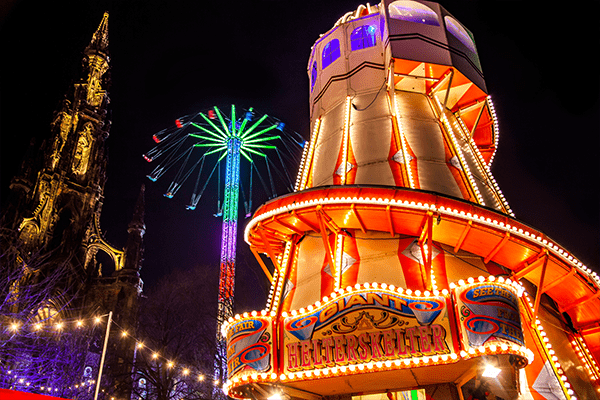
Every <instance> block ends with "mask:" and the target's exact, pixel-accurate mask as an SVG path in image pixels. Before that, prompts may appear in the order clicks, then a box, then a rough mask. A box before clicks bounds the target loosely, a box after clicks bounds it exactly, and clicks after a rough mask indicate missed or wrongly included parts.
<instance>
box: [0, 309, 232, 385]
mask: <svg viewBox="0 0 600 400" xmlns="http://www.w3.org/2000/svg"><path fill="white" fill-rule="evenodd" d="M107 316H108V314H103V315H98V316H93V317H89V318H80V319H64V320H59V321H47V322H45V323H41V322H35V323H23V322H21V321H10V322H8V323H1V322H0V333H7V334H8V338H6V340H7V341H10V340H11V339H13V338H16V337H17V336H18V335H19V334H23V335H25V334H31V333H35V334H39V335H43V334H53V335H60V334H66V333H74V332H79V333H81V334H88V335H90V334H91V332H89V330H88V329H87V328H92V329H93V328H96V327H99V326H101V325H104V324H105V323H106V321H107V318H106V317H107ZM112 325H114V328H113V329H111V330H112V331H113V334H112V335H111V336H110V338H111V339H112V338H118V339H119V340H132V341H133V342H134V343H135V350H136V353H138V354H142V356H143V353H141V352H142V351H144V352H146V353H147V356H146V357H147V359H149V360H152V361H153V362H155V363H156V365H157V366H162V367H166V368H167V369H169V370H176V369H178V370H179V371H180V372H179V374H180V375H181V376H183V377H187V378H189V379H193V380H195V381H196V382H211V381H212V383H213V385H214V386H217V387H219V386H220V384H221V382H220V380H218V379H216V378H215V377H214V376H213V375H211V374H207V373H205V372H203V371H201V370H200V369H199V368H197V367H193V366H190V365H187V364H185V363H180V362H178V361H176V360H174V359H173V358H171V357H168V356H167V355H164V354H162V353H161V351H159V350H157V349H155V348H154V346H151V345H149V344H147V343H149V342H150V341H149V340H145V339H141V338H139V337H136V336H135V335H132V334H131V333H130V332H129V331H127V330H126V329H125V328H123V327H122V326H120V325H119V324H117V323H115V322H114V320H113V321H112ZM114 331H117V332H118V333H117V334H115V333H114ZM5 375H6V376H5V377H7V378H9V380H10V383H11V388H19V387H20V388H22V389H25V390H26V391H37V392H41V393H46V394H57V393H62V394H63V395H64V394H76V393H75V392H81V391H88V390H92V389H93V387H94V385H95V383H96V380H95V379H82V381H81V382H80V383H77V384H75V385H69V386H68V387H53V386H49V385H35V384H33V383H32V382H31V380H30V379H28V378H29V377H28V376H25V375H23V374H19V373H18V372H17V371H14V370H8V371H6V373H5Z"/></svg>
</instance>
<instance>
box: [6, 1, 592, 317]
mask: <svg viewBox="0 0 600 400" xmlns="http://www.w3.org/2000/svg"><path fill="white" fill-rule="evenodd" d="M536 3H537V4H542V3H540V2H536ZM359 4H360V3H359V2H353V1H339V0H336V1H314V0H309V1H306V0H303V1H297V2H291V1H278V0H273V1H245V2H241V1H228V2H212V3H209V2H206V1H156V0H145V1H141V0H140V1H138V0H127V1H125V0H115V1H102V0H96V1H80V0H77V1H71V0H67V1H59V2H50V1H31V0H29V1H25V0H23V1H19V0H12V1H7V0H5V1H4V2H3V5H2V6H0V21H1V22H0V24H1V25H0V54H1V57H2V61H1V62H0V85H1V86H0V96H1V97H0V112H1V113H0V118H1V119H0V134H1V142H0V155H1V169H0V173H1V186H0V189H1V191H0V195H1V196H2V198H3V199H4V198H5V196H6V194H7V190H8V185H9V182H10V179H11V178H12V176H13V175H14V174H15V173H16V172H17V168H18V165H19V164H20V162H21V159H22V157H23V155H24V153H25V151H26V148H27V144H28V143H29V140H30V139H31V138H32V137H35V138H36V139H37V140H38V143H40V142H41V141H42V140H43V139H45V138H47V137H48V135H49V125H50V122H51V119H52V113H53V111H54V110H55V109H56V108H57V107H58V105H59V103H60V101H61V100H62V98H63V95H64V94H65V93H66V92H67V89H68V87H69V85H70V83H71V82H72V81H73V80H74V79H75V78H76V77H78V76H79V74H80V71H81V69H80V66H81V58H82V52H83V50H84V48H85V47H86V45H87V44H88V43H89V41H90V39H91V35H92V33H93V32H94V30H95V29H96V28H97V26H98V24H99V23H100V20H101V18H102V13H103V12H104V11H109V13H110V18H109V35H110V53H111V78H112V87H111V89H110V98H111V105H110V109H111V110H112V128H111V131H110V137H109V139H108V142H107V143H108V147H109V165H108V182H107V184H106V187H105V200H104V208H103V213H102V219H101V228H102V230H103V232H104V235H105V238H106V239H107V240H108V242H109V243H111V244H112V245H113V246H115V247H122V246H123V245H124V244H125V240H126V237H127V224H128V222H129V221H130V219H131V216H132V213H133V207H134V204H135V200H136V198H137V196H138V192H139V190H140V186H141V185H142V184H146V226H147V231H146V237H145V239H146V252H145V262H144V266H143V270H142V278H143V279H144V281H145V282H146V285H147V286H148V285H150V286H151V285H153V284H154V283H155V282H156V281H157V279H158V278H159V277H160V276H162V275H164V274H165V273H166V272H169V271H171V270H173V269H177V268H181V269H187V268H191V267H192V266H194V265H197V264H201V265H204V266H205V267H206V268H218V259H219V246H220V220H219V219H217V218H214V217H213V216H212V214H213V213H214V212H215V211H216V195H215V191H214V190H213V191H212V192H211V193H209V194H208V195H207V196H206V198H203V199H202V200H201V202H200V204H199V207H198V209H197V210H196V211H194V212H191V211H187V210H186V209H185V205H186V204H187V201H188V199H189V195H190V193H191V189H192V186H193V182H187V185H185V186H184V187H183V188H182V189H181V191H180V192H179V193H178V195H177V196H175V198H173V199H167V198H165V197H163V196H162V194H163V193H164V192H165V191H166V188H167V186H168V183H169V182H170V179H169V176H165V177H163V178H161V179H160V180H159V181H157V182H155V183H152V182H150V181H149V180H148V179H146V178H145V176H146V174H148V173H149V172H150V171H151V169H152V167H153V165H151V164H148V163H147V162H146V161H144V159H143V158H142V154H143V153H145V152H146V151H148V150H150V149H151V148H152V146H153V144H154V142H153V141H152V134H153V133H155V132H157V131H159V130H161V129H163V128H166V127H168V126H171V125H173V124H174V120H175V119H176V118H178V117H179V116H182V115H186V114H190V113H193V112H196V111H199V110H203V109H207V108H209V107H212V106H214V105H217V106H223V107H226V106H228V105H229V104H231V103H234V104H236V105H237V106H239V107H245V108H248V107H254V108H256V109H258V110H260V111H262V112H264V113H268V114H270V115H273V116H275V117H277V118H279V119H281V120H282V121H284V122H286V124H287V126H288V127H290V128H291V129H293V130H295V131H297V132H299V133H300V134H302V135H303V136H304V137H305V138H307V139H308V136H309V111H308V91H309V89H308V87H309V86H308V84H309V83H308V77H307V74H306V66H307V62H308V57H309V54H310V48H311V46H312V44H313V43H314V42H315V41H316V40H317V39H318V37H319V35H320V34H322V33H325V32H326V31H327V30H329V29H330V28H332V27H333V24H334V23H335V21H337V19H338V18H340V17H341V16H342V15H343V14H345V13H346V12H347V11H351V10H355V9H356V7H357V6H358V5H359ZM546 4H547V5H544V6H539V7H540V8H538V7H536V6H534V4H533V3H532V2H517V1H503V2H495V1H445V2H442V5H443V6H444V7H445V8H446V9H447V10H448V11H449V12H450V13H452V14H453V15H454V16H455V17H456V18H457V19H458V20H459V21H461V22H462V23H463V24H464V25H465V26H466V27H467V28H469V29H470V30H471V31H472V32H473V34H474V36H475V40H476V43H477V46H478V51H479V56H480V59H481V64H482V67H483V72H484V74H485V78H486V82H487V87H488V90H489V93H490V94H491V95H492V99H493V101H494V105H495V107H496V111H497V115H498V119H499V127H500V143H499V150H498V153H497V155H496V158H495V161H494V165H493V167H492V172H493V174H494V176H495V178H496V180H497V181H498V184H499V186H500V188H501V189H502V191H503V193H504V194H505V196H506V198H507V199H508V202H509V204H510V206H511V208H512V209H513V211H514V213H515V215H516V217H517V218H518V219H520V220H522V221H524V222H525V223H527V224H529V225H531V226H533V227H535V228H537V229H540V230H541V231H543V232H544V233H546V234H547V235H549V236H550V237H551V238H553V239H554V240H556V241H557V242H558V243H559V244H561V245H563V246H564V247H566V249H567V250H568V251H570V252H571V253H573V254H574V255H575V256H576V257H578V258H579V259H580V260H581V261H582V262H583V263H584V264H586V265H587V266H589V267H590V268H592V269H594V270H596V271H598V272H600V269H599V265H600V257H599V248H600V243H599V236H600V233H599V232H600V231H599V209H600V207H599V205H600V201H599V192H600V190H599V189H598V184H599V183H600V177H599V173H600V165H599V163H598V158H599V155H598V150H599V149H600V146H599V139H600V129H599V122H600V120H599V115H598V114H599V104H598V95H599V92H600V84H599V75H598V68H597V63H596V62H595V59H596V57H597V52H598V49H599V48H600V43H599V42H600V32H599V28H598V26H599V25H598V23H597V18H598V12H599V11H600V7H599V5H600V3H599V2H586V3H578V5H577V8H574V7H573V8H569V7H568V6H567V7H565V6H564V4H566V3H561V4H563V7H560V8H558V7H554V6H550V5H549V3H546ZM293 174H294V175H295V171H293ZM171 176H172V175H171ZM215 184H216V182H215V183H214V184H213V185H212V186H215ZM256 191H258V190H256ZM262 201H264V198H263V200H262ZM262 201H261V200H260V199H255V205H258V204H260V203H261V202H262ZM244 225H245V223H244V222H241V223H240V232H242V231H243V226H244ZM238 249H239V256H238V280H237V286H236V293H237V294H238V295H239V298H240V299H242V298H243V299H244V300H243V304H240V306H239V307H240V308H238V310H243V309H261V308H262V307H263V306H264V304H265V299H266V292H268V285H267V282H266V279H264V275H263V274H262V272H261V271H260V267H259V266H258V264H257V263H256V261H255V260H254V258H253V256H252V255H251V254H250V252H249V250H248V247H247V245H246V244H245V243H243V242H241V243H239V246H238ZM213 275H214V274H213ZM240 302H242V300H240Z"/></svg>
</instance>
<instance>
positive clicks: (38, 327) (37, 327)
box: [33, 322, 42, 331]
mask: <svg viewBox="0 0 600 400" xmlns="http://www.w3.org/2000/svg"><path fill="white" fill-rule="evenodd" d="M33 329H35V330H36V331H39V330H40V329H42V324H40V323H39V322H38V323H37V324H35V325H33Z"/></svg>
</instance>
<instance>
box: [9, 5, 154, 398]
mask: <svg viewBox="0 0 600 400" xmlns="http://www.w3.org/2000/svg"><path fill="white" fill-rule="evenodd" d="M109 62H110V56H109V51H108V13H105V14H104V16H103V18H102V21H101V23H100V25H99V26H98V28H97V30H96V31H95V33H94V34H93V36H92V40H91V41H90V43H89V45H88V46H87V47H86V48H85V50H84V52H83V63H82V64H83V71H82V72H83V73H82V77H81V79H79V80H77V81H76V82H75V84H74V85H73V87H72V88H71V91H70V92H69V93H67V95H66V96H65V99H64V101H63V103H62V105H61V107H60V108H59V109H58V110H57V111H56V112H55V118H54V121H53V122H52V124H51V131H52V133H51V137H50V138H49V139H48V140H46V141H44V143H43V144H42V146H41V148H40V149H39V154H37V155H34V154H33V153H31V154H29V156H28V157H26V159H25V160H24V162H23V165H22V170H21V173H20V174H19V175H18V176H16V177H15V178H14V179H13V180H12V181H11V186H10V189H11V193H10V196H11V197H10V199H9V202H8V204H7V208H6V210H4V212H3V218H4V221H5V223H6V227H12V228H14V230H15V231H17V232H18V240H17V242H18V245H17V246H18V248H19V251H20V254H19V259H20V261H22V262H23V264H24V265H28V264H29V263H30V259H31V258H32V257H39V256H42V257H43V258H44V265H43V266H42V269H43V268H47V269H52V268H55V267H56V266H57V265H63V264H64V263H66V264H67V265H68V266H69V276H67V277H65V279H64V285H63V286H62V287H59V288H58V290H57V293H55V296H54V297H53V298H52V300H51V301H50V302H49V303H48V304H46V305H45V307H46V310H45V314H44V315H45V317H46V318H45V319H43V321H44V322H45V323H48V324H49V323H50V322H51V321H53V319H58V320H60V319H67V320H68V319H74V318H87V317H90V316H93V315H98V314H103V313H104V314H106V313H108V312H109V311H112V312H113V316H114V320H115V322H117V323H118V324H119V326H120V327H121V328H122V329H124V330H129V331H130V332H132V331H134V330H135V327H136V321H137V307H138V301H139V296H140V295H141V291H142V281H141V279H140V274H139V272H140V269H141V266H142V259H143V236H144V232H145V229H146V228H145V224H144V191H143V188H142V191H141V193H140V196H139V199H138V201H137V204H136V206H135V210H134V215H133V218H132V220H131V222H130V223H129V225H128V238H127V243H126V245H125V246H124V247H123V248H122V249H118V248H115V247H113V246H112V245H110V244H109V243H107V242H106V241H105V240H104V238H103V236H102V233H101V230H100V222H99V221H100V215H101V212H102V205H103V202H104V185H105V183H106V179H107V176H106V168H107V163H108V157H107V148H106V140H107V138H108V136H109V130H110V124H111V121H110V118H109V115H108V105H109V97H108V88H109V85H110V74H109V70H110V66H109ZM101 255H102V256H103V257H104V258H101V257H100V256H101ZM113 329H115V328H113ZM110 346H111V347H110V349H109V353H108V360H107V364H106V365H107V368H106V369H108V370H109V372H110V373H112V374H113V375H114V376H120V377H121V378H120V379H125V380H127V379H129V376H128V375H130V371H131V362H132V360H133V351H134V350H133V346H134V343H133V341H130V340H126V341H124V342H122V343H119V344H114V343H111V345H110ZM99 357H100V356H99V354H98V355H94V354H92V355H90V354H88V357H87V359H86V366H88V364H89V367H90V368H91V369H92V370H93V371H94V372H93V373H92V374H90V377H91V376H93V377H96V376H97V368H98V364H99V363H98V361H99ZM77 367H78V366H73V368H74V370H76V369H75V368H77ZM15 368H16V367H15ZM13 369H14V368H13ZM15 371H16V372H15V373H17V372H19V371H17V370H16V369H15ZM107 380H108V379H107ZM112 383H113V384H114V385H118V384H119V381H113V382H112ZM121 383H122V382H121ZM130 390H131V389H130V388H127V387H125V388H123V387H122V386H121V387H117V388H116V389H114V392H112V389H111V392H112V393H113V394H116V395H117V396H118V397H119V398H123V397H127V398H128V397H129V392H130Z"/></svg>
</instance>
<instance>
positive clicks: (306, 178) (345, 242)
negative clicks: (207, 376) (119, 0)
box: [222, 0, 600, 400]
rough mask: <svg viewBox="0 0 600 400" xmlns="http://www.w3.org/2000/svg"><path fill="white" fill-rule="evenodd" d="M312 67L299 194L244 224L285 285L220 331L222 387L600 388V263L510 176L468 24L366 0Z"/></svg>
mask: <svg viewBox="0 0 600 400" xmlns="http://www.w3.org/2000/svg"><path fill="white" fill-rule="evenodd" d="M308 75H309V79H310V88H309V90H310V114H311V129H312V132H311V137H310V141H309V142H308V143H307V144H306V145H305V148H304V155H303V159H302V162H301V165H300V170H299V173H298V177H297V183H296V188H295V191H294V192H293V193H291V194H288V195H285V196H281V197H278V198H275V199H273V200H271V201H269V202H268V203H266V204H264V205H262V206H261V207H260V208H259V209H258V210H257V211H256V213H255V214H254V216H253V217H252V219H251V220H250V222H249V223H248V225H247V227H246V230H245V240H246V242H247V243H248V244H249V245H250V248H251V249H252V251H253V253H254V254H255V256H256V257H257V259H258V260H259V262H261V265H262V266H263V268H264V269H265V271H266V273H267V274H268V275H270V276H271V277H272V287H271V292H270V294H269V298H268V301H267V304H266V307H265V309H263V310H261V311H253V312H251V313H244V314H243V315H236V316H235V318H230V319H229V321H228V322H226V323H225V324H224V325H223V327H222V332H223V334H224V336H225V337H226V339H227V356H228V380H227V381H226V382H225V385H224V391H225V393H226V394H227V395H229V396H230V397H233V398H254V399H258V398H269V397H277V396H279V397H286V398H288V399H290V398H298V399H310V400H317V399H321V398H335V399H341V398H343V399H351V398H352V399H366V400H378V399H382V400H387V399H389V400H398V399H400V398H402V399H405V398H410V399H415V400H416V399H436V400H437V399H462V400H468V399H494V398H495V399H505V400H506V399H536V400H537V399H569V400H575V399H596V398H598V397H600V369H599V363H600V285H599V283H600V280H599V277H598V275H597V274H596V273H595V272H593V271H592V270H590V269H589V268H588V267H586V266H584V265H583V264H582V263H581V262H580V261H578V260H577V259H576V258H575V257H574V256H573V255H572V254H570V253H569V252H568V251H567V250H566V249H564V248H563V247H561V246H560V245H559V244H558V243H556V242H555V241H554V240H552V239H550V238H549V237H547V236H546V235H544V234H543V233H542V232H540V231H538V230H536V229H535V228H533V227H531V226H528V225H526V224H524V223H522V222H520V221H519V220H518V219H516V218H515V217H514V215H513V213H512V211H511V209H510V207H509V205H508V202H507V201H506V199H505V198H504V196H503V195H502V193H501V191H500V189H499V187H498V185H497V184H496V182H495V180H494V178H493V176H492V174H491V172H490V166H491V164H492V161H493V159H494V154H495V151H496V147H497V145H498V126H497V121H496V116H495V113H494V108H493V105H492V102H491V99H490V97H489V96H488V94H487V89H486V86H485V82H484V79H483V75H482V72H481V66H480V63H479V59H478V56H477V51H476V47H475V43H474V41H473V36H472V34H471V33H470V32H469V31H468V30H467V28H465V27H464V26H463V25H462V24H461V23H460V22H459V21H458V20H457V19H456V18H454V17H453V16H452V15H451V14H450V13H449V12H448V11H446V10H445V9H444V8H443V7H442V6H440V5H439V4H437V3H433V2H427V1H391V0H384V1H383V2H382V3H380V4H379V5H374V6H373V5H369V4H367V5H366V6H362V5H361V6H359V7H358V9H357V10H355V11H352V12H349V13H347V14H345V15H344V16H343V17H342V18H340V20H338V21H337V22H336V23H335V25H334V26H333V28H332V29H330V30H329V31H328V32H326V33H325V34H323V35H322V36H321V37H320V38H319V39H318V40H317V41H316V43H315V44H314V46H313V47H312V50H311V55H310V60H309V64H308ZM261 254H265V255H267V256H268V257H269V258H270V260H271V262H272V263H273V265H274V269H273V272H272V274H271V272H270V270H268V269H267V267H266V266H265V264H264V263H263V261H262V259H261V257H260V255H261Z"/></svg>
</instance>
